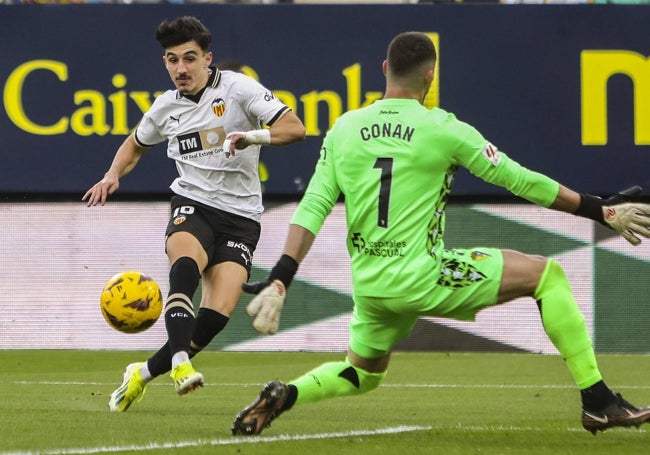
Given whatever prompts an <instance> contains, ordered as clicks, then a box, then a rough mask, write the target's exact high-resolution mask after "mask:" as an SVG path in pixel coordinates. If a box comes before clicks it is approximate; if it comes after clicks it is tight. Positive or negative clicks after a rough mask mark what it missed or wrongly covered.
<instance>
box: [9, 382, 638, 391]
mask: <svg viewBox="0 0 650 455" xmlns="http://www.w3.org/2000/svg"><path fill="white" fill-rule="evenodd" d="M12 384H16V385H81V386H87V385H93V386H115V385H116V384H117V383H115V382H85V381H14V382H12ZM263 385H264V384H263V383H261V382H260V383H241V382H240V383H229V382H221V383H219V382H217V383H206V384H205V386H206V387H262V386H263ZM149 386H165V387H167V386H169V384H168V383H163V382H152V383H150V384H149ZM381 387H389V388H400V387H404V388H414V389H575V386H574V385H572V384H564V385H562V384H382V385H381ZM616 388H618V389H627V390H647V389H650V385H639V386H626V385H618V386H617V387H616Z"/></svg>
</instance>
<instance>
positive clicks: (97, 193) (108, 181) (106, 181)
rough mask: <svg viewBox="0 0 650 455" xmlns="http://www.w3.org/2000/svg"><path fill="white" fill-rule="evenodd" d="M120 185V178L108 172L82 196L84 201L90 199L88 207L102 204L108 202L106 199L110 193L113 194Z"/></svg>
mask: <svg viewBox="0 0 650 455" xmlns="http://www.w3.org/2000/svg"><path fill="white" fill-rule="evenodd" d="M119 187H120V181H119V179H118V178H116V177H114V176H112V175H110V174H106V175H105V176H104V178H103V179H101V180H100V181H99V182H97V183H95V184H94V185H93V187H92V188H90V189H89V190H88V191H86V194H84V195H83V197H82V198H81V200H82V201H85V200H88V203H87V204H86V205H87V206H88V207H91V206H94V205H97V204H101V205H104V204H106V199H107V198H108V196H109V195H111V194H113V193H114V192H116V191H117V189H118V188H119Z"/></svg>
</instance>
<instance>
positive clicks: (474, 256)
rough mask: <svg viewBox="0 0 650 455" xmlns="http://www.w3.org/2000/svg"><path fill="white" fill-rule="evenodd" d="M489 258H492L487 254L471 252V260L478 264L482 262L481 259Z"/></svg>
mask: <svg viewBox="0 0 650 455" xmlns="http://www.w3.org/2000/svg"><path fill="white" fill-rule="evenodd" d="M490 257H492V256H490V255H489V254H487V253H483V252H482V251H478V250H474V251H472V260H473V261H476V262H479V261H482V260H483V259H487V258H490Z"/></svg>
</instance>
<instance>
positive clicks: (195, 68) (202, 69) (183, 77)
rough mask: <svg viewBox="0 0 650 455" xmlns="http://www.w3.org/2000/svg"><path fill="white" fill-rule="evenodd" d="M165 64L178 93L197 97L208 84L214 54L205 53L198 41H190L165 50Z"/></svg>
mask: <svg viewBox="0 0 650 455" xmlns="http://www.w3.org/2000/svg"><path fill="white" fill-rule="evenodd" d="M163 62H164V63H165V68H167V72H168V73H169V77H171V79H172V81H173V82H174V85H175V86H176V88H177V89H178V91H179V92H180V93H182V94H183V95H195V94H196V93H198V92H199V91H200V90H201V89H202V88H203V87H205V85H206V84H207V82H208V77H209V76H210V75H209V73H208V70H207V68H208V66H209V65H210V63H211V62H212V52H203V50H202V49H201V47H200V46H199V45H198V44H197V43H196V41H189V42H187V43H183V44H179V45H178V46H173V47H168V48H167V49H165V56H164V57H163Z"/></svg>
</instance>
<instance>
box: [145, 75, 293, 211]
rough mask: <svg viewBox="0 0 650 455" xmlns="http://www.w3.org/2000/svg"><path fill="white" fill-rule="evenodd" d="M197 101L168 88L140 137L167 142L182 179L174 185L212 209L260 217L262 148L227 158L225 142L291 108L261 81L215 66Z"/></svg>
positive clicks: (147, 116)
mask: <svg viewBox="0 0 650 455" xmlns="http://www.w3.org/2000/svg"><path fill="white" fill-rule="evenodd" d="M211 70H212V74H211V75H210V78H209V80H208V85H207V87H206V88H205V90H204V91H203V93H202V94H201V97H200V99H199V100H198V101H193V100H191V99H189V98H188V97H185V96H182V95H180V94H179V93H178V90H168V91H167V92H165V93H163V94H162V95H160V96H159V97H158V98H156V100H155V101H154V103H153V105H152V106H151V109H149V111H147V113H145V114H144V116H143V117H142V120H141V121H140V124H139V125H138V127H137V128H136V131H135V134H134V138H135V141H136V142H137V143H138V144H139V145H140V146H143V147H150V146H153V145H156V144H159V143H161V142H164V141H165V140H167V156H168V157H169V158H171V159H173V160H174V161H176V169H177V170H178V175H179V176H178V178H176V179H175V180H174V181H173V182H172V184H171V185H170V188H171V189H172V191H173V192H174V193H176V194H179V195H181V196H185V197H187V198H189V199H192V200H195V201H197V202H200V203H202V204H206V205H208V206H210V207H215V208H217V209H220V210H224V211H226V212H230V213H234V214H236V215H240V216H244V217H246V218H250V219H253V220H255V221H258V222H259V221H260V217H261V214H262V211H263V210H264V208H263V206H262V189H261V183H260V178H259V171H258V165H259V155H260V146H259V145H251V146H249V147H247V148H246V149H244V150H238V151H237V153H236V154H235V156H234V157H233V156H231V157H230V158H226V156H225V154H224V153H223V147H222V145H223V141H224V139H225V137H226V134H228V133H230V132H233V131H250V130H256V129H260V128H261V127H262V125H272V124H273V122H275V120H277V119H278V118H280V116H281V115H282V114H284V113H285V112H286V111H287V110H289V107H287V106H286V105H285V104H283V103H282V102H281V101H280V100H278V99H277V98H275V97H274V96H273V93H272V92H271V91H270V90H268V89H267V88H265V87H264V86H262V85H261V84H260V83H259V82H257V81H256V80H254V79H252V78H250V77H248V76H245V75H243V74H240V73H236V72H233V71H219V70H218V69H216V68H214V67H212V68H211Z"/></svg>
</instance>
